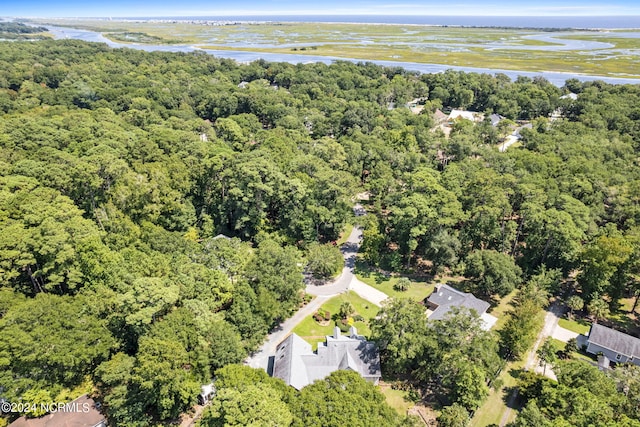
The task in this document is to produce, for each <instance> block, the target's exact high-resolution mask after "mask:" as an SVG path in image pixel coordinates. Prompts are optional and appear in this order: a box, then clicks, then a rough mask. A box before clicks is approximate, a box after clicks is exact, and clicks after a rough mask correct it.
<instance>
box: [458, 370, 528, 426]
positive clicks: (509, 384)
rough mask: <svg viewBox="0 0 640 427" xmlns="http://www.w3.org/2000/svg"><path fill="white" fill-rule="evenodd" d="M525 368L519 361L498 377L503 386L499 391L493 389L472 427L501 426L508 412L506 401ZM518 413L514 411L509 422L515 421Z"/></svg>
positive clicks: (478, 411)
mask: <svg viewBox="0 0 640 427" xmlns="http://www.w3.org/2000/svg"><path fill="white" fill-rule="evenodd" d="M523 367H524V361H518V362H513V363H510V364H508V365H507V366H506V367H505V369H503V370H502V373H501V374H500V376H499V377H498V378H499V379H501V380H502V381H503V386H502V388H501V389H499V390H494V389H491V392H490V393H489V397H487V400H485V402H484V403H483V404H482V406H481V407H480V408H479V409H478V410H477V411H476V413H475V414H474V416H473V419H472V420H471V426H472V427H486V426H489V425H492V424H496V425H500V421H501V420H502V417H503V416H504V414H505V412H506V411H507V409H508V408H507V404H506V401H507V399H508V398H509V394H510V393H511V389H512V388H513V387H515V386H516V384H517V382H518V375H519V374H520V372H521V371H522V368H523ZM517 414H518V412H517V411H516V410H512V411H511V414H510V415H509V418H508V419H507V421H508V422H511V421H513V420H514V419H515V418H516V416H517Z"/></svg>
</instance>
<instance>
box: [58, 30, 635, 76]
mask: <svg viewBox="0 0 640 427" xmlns="http://www.w3.org/2000/svg"><path fill="white" fill-rule="evenodd" d="M45 27H46V28H48V29H49V31H50V32H51V33H52V34H53V36H54V37H55V38H56V39H76V40H84V41H88V42H99V43H106V44H108V45H109V46H111V47H114V48H125V47H126V48H131V49H139V50H145V51H164V52H194V51H204V52H206V53H209V54H211V55H214V56H218V57H220V58H230V59H234V60H236V61H238V62H241V63H248V62H252V61H255V60H258V59H264V60H266V61H270V62H288V63H291V64H299V63H309V62H323V63H325V64H330V63H332V62H334V61H338V60H342V61H352V62H363V61H365V60H362V59H354V58H342V57H340V58H338V57H332V56H314V55H296V54H288V53H286V54H285V53H266V52H248V51H235V50H212V49H200V48H198V47H196V46H188V45H152V44H137V43H127V44H125V43H118V42H114V41H112V40H109V39H108V38H106V37H104V36H103V35H102V34H100V33H97V32H95V31H89V30H80V29H75V28H66V27H56V26H51V25H45ZM539 37H548V38H549V40H545V41H555V42H557V40H550V39H551V38H552V36H539ZM562 42H563V43H571V42H579V43H580V41H578V40H571V41H569V40H566V39H565V40H562ZM582 43H584V42H582ZM592 43H598V42H592ZM603 44H604V43H603ZM519 48H522V46H519ZM565 48H566V47H565ZM538 49H539V47H538ZM367 62H372V63H374V64H378V65H383V66H386V67H402V68H405V69H407V70H412V71H418V72H420V73H441V72H444V71H446V70H457V71H465V72H469V73H487V74H497V73H502V74H505V75H507V76H509V78H511V79H515V78H517V77H518V76H526V77H536V76H542V77H544V78H545V79H547V80H548V81H549V82H551V83H552V84H554V85H556V86H563V85H564V83H565V81H566V80H567V79H572V78H575V79H578V80H580V81H593V80H602V81H605V82H607V83H612V84H625V83H631V84H638V83H640V79H631V78H624V77H601V76H589V75H584V74H575V73H560V72H552V71H544V72H531V71H514V70H502V69H497V68H475V67H458V66H452V65H442V64H422V63H417V62H399V61H380V60H372V61H367Z"/></svg>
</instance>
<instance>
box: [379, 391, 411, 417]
mask: <svg viewBox="0 0 640 427" xmlns="http://www.w3.org/2000/svg"><path fill="white" fill-rule="evenodd" d="M380 391H381V392H382V394H384V397H385V398H386V400H387V403H388V404H389V406H391V407H392V408H393V409H395V410H396V411H397V412H398V413H399V414H400V415H407V411H408V410H409V409H410V408H412V407H413V406H415V404H414V403H413V402H411V401H409V400H408V396H407V395H408V394H409V393H408V392H407V391H404V390H394V389H392V388H391V387H390V386H381V387H380Z"/></svg>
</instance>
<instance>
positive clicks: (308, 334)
mask: <svg viewBox="0 0 640 427" xmlns="http://www.w3.org/2000/svg"><path fill="white" fill-rule="evenodd" d="M345 301H348V302H350V303H351V304H352V305H353V307H354V308H355V310H356V314H359V315H360V316H362V317H364V318H365V321H364V322H355V323H354V326H355V327H356V329H358V334H360V335H364V336H365V337H368V336H369V334H370V333H371V330H370V329H369V319H371V318H373V317H375V316H376V314H378V307H376V306H375V305H374V304H371V303H370V302H369V301H367V300H365V299H362V298H360V297H359V296H358V294H356V293H355V292H353V291H349V292H348V293H346V294H341V295H338V296H336V297H333V298H331V299H330V300H329V301H327V302H326V303H324V304H323V305H322V307H321V308H322V309H323V310H327V311H329V312H330V313H331V316H332V317H333V316H334V315H335V314H337V313H338V311H340V304H342V303H343V302H345ZM334 326H335V322H334V321H333V320H330V321H329V324H328V325H324V326H323V325H321V324H320V323H318V322H316V321H315V319H314V318H313V317H312V316H309V317H307V318H306V319H304V320H303V321H302V322H300V323H299V324H298V326H296V327H295V328H293V332H294V333H296V334H298V335H299V336H301V337H302V338H303V339H305V340H306V341H308V342H310V343H311V344H312V345H313V348H314V349H315V348H316V346H317V344H318V343H319V342H324V340H325V339H324V337H325V336H326V335H332V334H333V327H334Z"/></svg>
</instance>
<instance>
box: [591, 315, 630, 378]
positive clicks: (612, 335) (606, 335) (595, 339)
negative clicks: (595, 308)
mask: <svg viewBox="0 0 640 427" xmlns="http://www.w3.org/2000/svg"><path fill="white" fill-rule="evenodd" d="M586 352H587V353H591V354H596V355H597V354H602V356H603V359H602V361H601V363H600V364H601V366H603V367H605V368H608V367H609V362H611V361H613V362H616V363H633V364H636V365H640V339H639V338H636V337H634V336H631V335H627V334H625V333H622V332H620V331H616V330H615V329H611V328H607V327H606V326H602V325H599V324H597V323H594V324H592V325H591V329H590V330H589V337H588V338H587V349H586Z"/></svg>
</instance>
